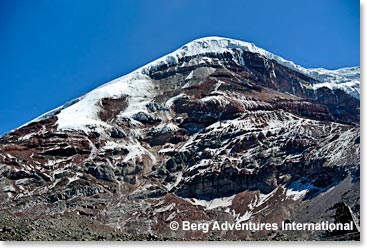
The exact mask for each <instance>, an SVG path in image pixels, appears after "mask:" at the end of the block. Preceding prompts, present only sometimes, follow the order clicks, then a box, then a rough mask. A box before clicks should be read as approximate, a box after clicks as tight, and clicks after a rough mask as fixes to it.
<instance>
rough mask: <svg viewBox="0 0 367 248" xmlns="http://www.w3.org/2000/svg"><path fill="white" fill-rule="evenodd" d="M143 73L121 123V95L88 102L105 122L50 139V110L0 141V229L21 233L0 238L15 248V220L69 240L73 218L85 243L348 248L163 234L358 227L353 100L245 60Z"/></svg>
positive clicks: (208, 57)
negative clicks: (295, 225)
mask: <svg viewBox="0 0 367 248" xmlns="http://www.w3.org/2000/svg"><path fill="white" fill-rule="evenodd" d="M237 61H242V62H241V63H238V62H237ZM144 76H145V78H148V79H149V80H150V81H149V82H150V83H151V86H150V88H149V90H147V91H146V92H144V94H142V95H141V96H140V97H141V98H142V99H143V100H141V102H139V104H140V105H141V106H143V107H144V108H145V109H143V110H139V111H137V112H134V113H133V114H131V116H126V115H122V113H124V111H125V110H126V109H128V108H129V107H130V111H131V109H133V108H132V107H131V104H132V103H131V98H132V97H131V96H129V95H125V93H124V95H122V96H120V97H117V96H116V97H105V98H101V99H99V100H98V102H97V103H96V109H97V112H96V113H95V115H96V116H97V117H98V122H101V123H103V124H104V125H101V126H95V125H94V126H92V127H88V126H87V127H86V128H85V129H80V130H78V129H75V130H73V129H60V128H59V126H58V121H59V120H58V114H59V112H55V113H54V115H51V116H48V117H47V118H45V119H43V120H40V121H38V122H33V123H30V124H28V125H26V126H24V127H21V128H19V129H16V130H14V131H12V132H10V133H9V134H7V135H5V136H3V137H1V138H0V199H1V202H0V223H5V224H6V223H10V222H11V223H12V225H10V226H13V225H18V226H15V227H14V228H13V227H12V229H11V230H10V231H9V232H6V233H5V232H0V238H3V239H6V240H12V239H19V237H20V236H19V234H17V233H16V232H14V233H12V230H16V228H20V229H19V230H21V229H22V225H21V224H19V223H22V220H27V221H28V220H31V221H32V223H33V222H35V223H39V222H40V220H41V219H46V220H47V219H50V220H55V221H56V220H58V221H59V220H61V221H59V222H58V223H62V220H65V223H68V225H69V224H70V226H72V227H73V228H74V229H73V230H74V231H75V230H77V229H78V228H79V229H80V228H81V227H80V226H78V225H77V223H76V222H75V221H81V222H83V223H84V221H85V222H87V223H88V225H89V228H90V230H91V231H90V232H91V233H89V234H86V233H84V234H83V235H87V236H88V237H91V238H93V239H97V238H96V237H98V235H97V234H100V235H107V234H106V232H108V233H109V234H108V235H107V236H106V237H107V239H111V240H113V239H118V238H119V237H120V238H121V237H124V238H126V237H127V238H128V239H140V240H141V239H150V238H152V239H194V240H195V239H197V240H200V239H205V240H208V239H222V240H261V239H265V240H299V239H306V240H323V239H334V238H336V237H338V238H340V237H341V236H342V237H344V239H358V237H359V233H358V232H353V233H325V232H311V233H308V234H302V236H300V234H299V233H291V232H289V233H283V232H281V231H279V232H271V231H259V232H255V233H254V232H250V231H249V232H236V231H229V232H226V233H223V232H222V233H221V232H213V233H212V234H211V235H210V236H208V235H207V234H204V233H198V232H184V231H178V232H176V233H173V232H172V231H171V230H170V229H169V226H168V224H167V223H169V222H170V221H172V220H175V221H182V220H189V221H196V222H210V221H214V220H217V221H230V222H233V223H241V222H249V221H250V222H260V223H278V224H280V223H281V222H282V221H284V220H292V221H295V222H319V221H321V220H323V221H325V220H327V221H329V222H343V223H344V222H346V221H350V220H352V221H353V222H354V223H355V226H356V227H357V226H359V211H360V210H359V208H360V207H359V197H360V196H359V180H360V179H359V178H360V175H359V173H360V169H359V168H360V158H359V149H360V128H359V118H360V117H359V115H360V113H359V111H360V110H359V101H358V100H357V99H355V98H353V97H351V96H350V95H348V94H347V93H345V92H344V91H342V90H330V89H328V88H326V87H322V88H319V89H317V90H314V89H313V88H312V87H311V86H312V84H313V83H315V79H313V78H310V77H309V76H307V75H303V74H301V73H300V72H296V71H293V70H291V69H290V68H287V67H285V66H282V65H280V64H279V63H277V62H276V61H275V60H271V59H269V58H266V57H264V56H262V55H259V54H256V53H251V52H247V51H242V52H238V51H237V50H236V52H235V53H229V52H224V53H207V54H200V55H197V56H184V57H180V58H179V59H178V61H177V62H175V63H173V62H172V63H171V62H170V63H165V64H160V65H157V66H155V67H153V68H150V70H149V71H148V72H147V74H146V75H144ZM136 87H138V86H136ZM139 87H140V86H139ZM147 92H148V93H149V94H152V97H151V99H150V98H148V97H147V96H146V94H148V93H147ZM134 100H136V99H134ZM136 101H138V100H136ZM140 105H139V106H140ZM88 128H90V129H88ZM218 202H219V203H218ZM73 216H77V217H76V218H75V217H73ZM74 219H75V220H74ZM45 222H46V223H44V224H43V225H46V226H47V225H49V226H52V228H56V227H54V226H53V225H52V223H51V222H47V221H45ZM37 225H38V224H37ZM65 226H66V224H65ZM65 226H64V225H63V224H61V225H60V227H59V229H57V228H58V227H57V228H56V229H57V230H58V231H57V232H56V231H55V232H56V233H58V235H61V236H58V237H54V238H52V237H51V236H49V233H46V234H45V235H46V236H40V238H39V239H42V238H45V237H46V238H47V239H63V238H64V239H69V238H70V237H71V236H70V235H67V234H62V233H65V232H64V229H63V228H66V227H65ZM97 227H98V228H97ZM0 228H1V226H0ZM27 228H28V225H27ZM75 228H76V229H75ZM95 228H97V229H95ZM40 229H42V228H40ZM27 230H28V229H27ZM27 230H25V232H26V231H27ZM42 230H43V229H42ZM111 230H118V232H121V233H119V235H117V234H116V236H114V235H110V234H111V232H112V231H111ZM146 230H151V231H149V232H148V231H146ZM42 232H44V230H43V231H42ZM116 232H117V231H116ZM75 233H78V232H77V231H75ZM131 233H134V234H137V235H138V236H136V237H131V236H129V235H130V234H131ZM62 235H64V236H62ZM73 235H74V234H73ZM95 235H97V236H95ZM152 235H153V236H152ZM343 235H344V236H343ZM24 237H25V236H24ZM27 237H28V236H27ZM73 237H74V236H73ZM75 237H77V236H75ZM149 237H150V238H149ZM76 239H82V238H81V237H79V238H76Z"/></svg>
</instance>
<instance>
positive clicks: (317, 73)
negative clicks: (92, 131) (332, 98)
mask: <svg viewBox="0 0 367 248" xmlns="http://www.w3.org/2000/svg"><path fill="white" fill-rule="evenodd" d="M246 52H250V53H254V54H258V55H259V56H260V57H263V58H265V59H267V61H268V60H271V61H275V62H276V63H278V64H279V65H282V66H284V67H286V68H289V69H291V70H293V71H295V72H298V73H300V74H303V75H305V76H307V77H310V78H312V79H314V80H312V82H309V83H310V85H309V86H310V87H313V88H314V89H319V88H321V87H327V88H329V89H331V90H334V89H341V90H343V91H345V92H346V93H348V94H350V95H351V96H353V97H355V98H357V99H359V84H360V82H359V67H352V68H343V69H339V70H326V69H306V68H303V67H301V66H299V65H296V64H295V63H293V62H292V61H288V60H286V59H283V58H281V57H279V56H277V55H274V54H272V53H270V52H268V51H266V50H264V49H262V48H259V47H257V46H255V45H254V44H253V43H248V42H244V41H239V40H234V39H229V38H222V37H205V38H200V39H197V40H194V41H192V42H189V43H187V44H186V45H184V46H182V47H181V48H179V49H177V50H176V51H174V52H172V53H170V54H168V55H166V56H163V57H162V58H159V59H157V60H155V61H153V62H151V63H149V64H147V65H145V66H143V67H141V68H139V69H137V70H135V71H133V72H132V73H130V74H128V75H126V76H123V77H120V78H117V79H115V80H113V81H111V82H109V83H106V84H104V85H102V86H100V87H98V88H96V89H95V90H93V91H91V92H89V93H87V94H86V95H84V96H82V97H80V98H78V99H75V100H73V101H71V102H70V103H67V104H65V105H63V106H61V107H59V108H57V109H55V110H53V111H50V112H49V113H46V114H45V115H42V116H41V117H39V118H37V119H35V120H34V121H39V120H41V119H43V118H45V117H49V116H50V115H53V114H57V116H58V126H59V128H60V129H69V128H71V129H75V128H76V129H83V130H86V128H85V127H86V126H104V127H108V126H109V124H107V123H106V122H104V121H101V120H100V118H98V108H99V107H98V103H99V102H100V101H101V99H103V98H111V97H112V98H120V97H121V96H123V95H126V96H127V97H128V99H129V104H128V108H127V109H125V110H124V111H123V112H121V113H120V117H131V116H132V115H134V114H136V113H138V112H146V108H145V105H146V104H147V103H149V101H151V100H152V98H153V97H154V95H155V94H157V92H156V91H155V89H154V86H153V82H152V81H154V80H153V79H152V78H151V75H152V73H154V72H156V71H159V70H162V69H166V68H174V67H176V66H180V67H190V66H191V67H193V66H205V65H208V64H210V63H212V62H213V60H215V59H216V58H220V59H219V60H223V61H226V60H231V61H233V62H234V63H236V64H238V65H240V66H247V65H246V62H245V61H244V59H243V54H244V53H246ZM221 56H222V57H221ZM219 63H222V62H219ZM264 63H265V62H264ZM274 76H275V77H276V74H275V72H274Z"/></svg>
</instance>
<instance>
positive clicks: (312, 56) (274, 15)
mask: <svg viewBox="0 0 367 248" xmlns="http://www.w3.org/2000/svg"><path fill="white" fill-rule="evenodd" d="M359 4H360V3H359V0H297V1H295V0H277V1H275V0H225V1H223V0H155V1H150V0H144V1H139V0H131V1H127V0H125V1H123V0H53V1H49V0H17V1H13V0H0V134H1V133H4V132H6V131H9V130H11V129H13V128H16V127H18V126H19V125H21V124H23V123H25V122H27V121H30V120H31V119H33V118H35V117H37V116H38V115H40V114H42V113H44V112H46V111H49V110H51V109H53V108H55V107H57V106H59V105H62V104H63V103H65V102H67V101H69V100H71V99H73V98H76V97H78V96H80V95H82V94H84V93H86V92H88V91H90V90H92V89H93V88H95V87H97V86H98V85H101V84H102V83H105V82H107V81H109V80H111V79H114V78H116V77H118V76H121V75H124V74H126V73H128V72H130V71H132V70H134V69H136V68H139V67H140V66H142V65H144V64H146V63H148V62H150V61H152V60H154V59H156V58H159V57H161V56H163V55H165V54H167V53H169V52H171V51H173V50H175V49H176V48H178V47H180V46H182V45H183V44H185V43H187V42H189V41H191V40H193V39H196V38H199V37H203V36H213V35H215V36H224V37H230V38H236V39H240V40H244V41H249V42H254V43H255V44H256V45H257V46H259V47H262V48H264V49H266V50H268V51H270V52H273V53H275V54H277V55H280V56H282V57H284V58H286V59H289V60H292V61H294V62H295V63H297V64H300V65H302V66H305V67H325V68H329V69H335V68H339V67H346V66H355V65H359V61H360V58H359V40H360V38H359V35H360V34H359V29H360V26H359V25H360V24H359V19H360V16H359Z"/></svg>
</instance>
